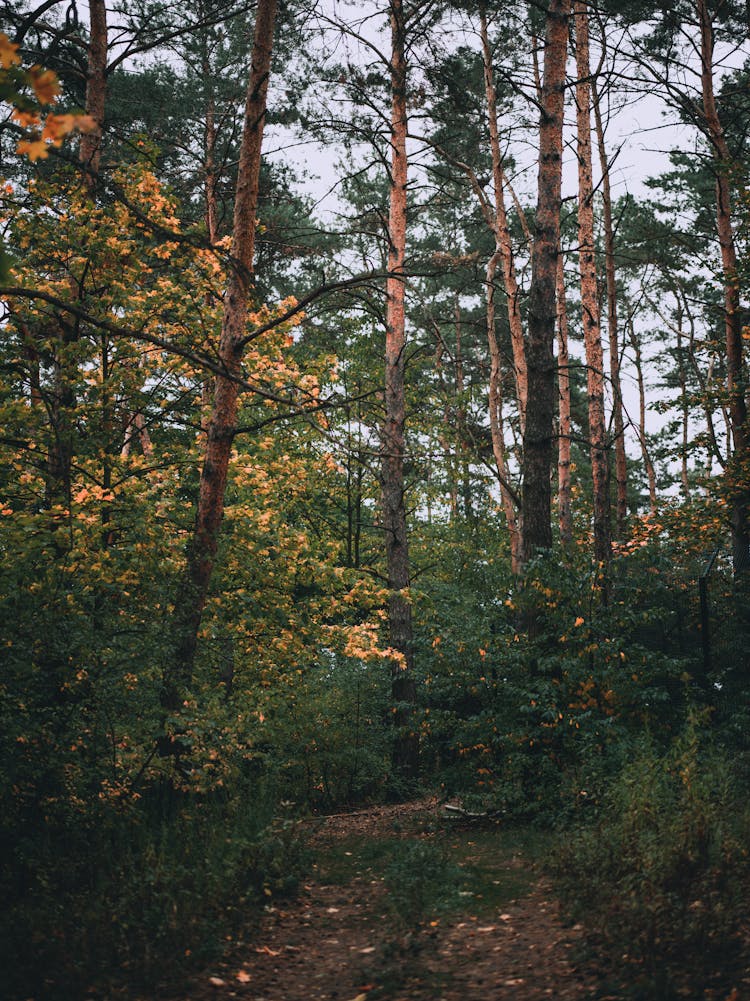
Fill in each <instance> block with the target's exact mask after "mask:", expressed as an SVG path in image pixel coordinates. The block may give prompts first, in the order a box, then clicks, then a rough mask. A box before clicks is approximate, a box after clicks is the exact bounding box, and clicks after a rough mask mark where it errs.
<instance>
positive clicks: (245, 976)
mask: <svg viewBox="0 0 750 1001" xmlns="http://www.w3.org/2000/svg"><path fill="white" fill-rule="evenodd" d="M235 979H236V980H239V982H240V983H241V984H249V983H250V979H251V978H250V974H249V973H246V972H245V971H244V970H240V972H239V973H238V974H237V975H236V977H235Z"/></svg>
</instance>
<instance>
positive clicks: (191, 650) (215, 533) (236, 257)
mask: <svg viewBox="0 0 750 1001" xmlns="http://www.w3.org/2000/svg"><path fill="white" fill-rule="evenodd" d="M275 16H276V0H259V3H258V7H257V11H256V16H255V35H254V40H253V53H252V68H251V71H250V81H249V85H248V90H247V99H246V102H245V114H244V122H243V129H242V144H241V147H240V160H239V167H238V173H237V191H236V195H235V203H234V219H233V226H232V263H233V268H232V272H231V274H230V277H229V281H228V284H227V290H226V295H225V299H224V316H223V321H222V329H221V338H220V340H219V351H218V355H219V360H220V362H221V364H222V366H223V367H224V369H225V372H226V375H218V376H217V377H216V383H215V386H214V394H213V402H212V406H211V419H210V422H209V426H208V436H207V442H206V452H205V456H204V460H203V468H202V471H201V477H200V486H199V493H198V510H197V512H196V518H195V528H194V532H193V537H192V540H191V543H190V547H189V551H188V559H187V567H186V573H185V578H184V581H183V585H182V588H181V592H180V595H179V599H178V602H177V606H176V619H177V648H176V656H175V664H174V669H173V672H174V673H173V675H172V676H171V677H168V678H167V679H166V684H165V696H164V697H165V704H166V706H167V708H169V709H172V710H174V709H176V708H177V706H178V704H179V701H178V700H179V689H180V688H181V687H187V686H188V685H189V684H190V681H191V678H192V674H193V666H194V662H195V653H196V648H197V643H198V631H199V629H200V623H201V618H202V616H203V609H204V608H205V604H206V598H207V596H208V588H209V584H210V581H211V574H212V572H213V568H214V562H215V559H216V549H217V545H218V539H219V528H220V525H221V520H222V517H223V514H224V497H225V493H226V484H227V473H228V470H229V460H230V455H231V449H232V443H233V440H234V433H235V428H236V425H237V411H238V396H239V389H238V384H237V379H238V378H239V376H240V368H241V361H242V353H243V344H242V341H243V337H244V335H245V326H246V321H247V312H248V302H249V298H250V294H251V289H252V285H253V257H254V252H255V228H256V221H257V210H258V184H259V178H260V161H261V145H262V141H263V126H264V123H265V118H266V97H267V93H268V77H269V73H270V67H271V52H272V48H273V32H274V21H275Z"/></svg>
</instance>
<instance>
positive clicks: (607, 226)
mask: <svg viewBox="0 0 750 1001" xmlns="http://www.w3.org/2000/svg"><path fill="white" fill-rule="evenodd" d="M591 93H592V97H593V103H594V121H595V124H596V139H597V145H598V147H599V164H600V167H601V172H602V207H603V215H604V261H605V273H606V278H607V336H608V338H609V375H610V379H611V380H612V409H613V412H614V428H615V479H616V481H617V502H616V514H615V518H616V520H615V525H616V533H617V538H618V539H623V538H624V537H625V531H626V525H627V520H628V463H627V455H626V452H625V420H624V415H623V406H622V381H621V378H620V337H619V331H618V329H617V281H616V273H615V230H614V225H613V222H612V188H611V185H610V177H609V157H608V156H607V147H606V144H605V142H604V126H603V124H602V109H601V103H600V100H599V93H598V89H597V86H596V80H595V79H593V80H592V81H591Z"/></svg>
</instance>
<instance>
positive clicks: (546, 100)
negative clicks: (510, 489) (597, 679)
mask: <svg viewBox="0 0 750 1001" xmlns="http://www.w3.org/2000/svg"><path fill="white" fill-rule="evenodd" d="M569 16H570V0H550V4H549V8H548V10H547V17H546V21H547V29H546V43H545V48H544V80H543V82H542V87H541V100H540V103H541V106H542V113H541V122H540V127H539V174H538V182H537V192H538V194H537V211H536V217H535V221H534V246H533V249H532V256H531V287H530V291H529V318H528V341H527V353H526V362H527V367H528V402H527V407H526V428H525V431H524V436H523V453H524V454H523V498H522V521H523V556H524V559H525V560H527V559H529V558H530V557H532V556H533V555H534V554H535V553H536V552H539V551H544V550H548V549H550V548H551V547H552V489H551V484H550V469H551V464H552V445H553V440H554V436H555V429H554V415H555V359H554V350H553V348H554V340H555V321H556V315H557V303H556V285H557V257H558V248H559V243H560V205H561V183H562V129H563V101H564V92H565V61H566V55H567V46H568V20H569Z"/></svg>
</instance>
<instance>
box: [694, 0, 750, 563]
mask: <svg viewBox="0 0 750 1001" xmlns="http://www.w3.org/2000/svg"><path fill="white" fill-rule="evenodd" d="M697 12H698V20H699V24H700V35H701V37H700V46H701V48H700V51H701V88H702V93H703V120H704V123H705V124H704V128H705V130H706V134H707V136H708V139H709V142H710V144H711V152H712V156H713V162H714V171H715V174H716V229H717V232H718V236H719V246H720V247H721V263H722V270H723V273H724V329H725V341H726V362H727V389H728V392H729V413H730V418H731V438H732V447H733V457H732V463H731V470H732V471H734V472H735V473H736V475H737V477H738V478H739V480H740V482H739V483H736V484H734V485H733V488H732V499H731V502H730V503H731V524H732V561H733V565H734V572H735V574H739V573H741V572H748V573H750V527H749V526H748V515H749V514H750V486H748V483H747V476H748V473H747V469H748V466H749V465H750V427H748V408H747V397H746V393H747V371H746V366H745V360H744V355H743V347H742V316H741V313H740V288H739V278H738V275H737V250H736V246H735V241H734V233H733V232H732V195H731V189H730V184H729V177H730V173H731V170H732V166H733V160H732V156H731V154H730V151H729V147H728V145H727V141H726V137H725V135H724V128H723V126H722V123H721V120H720V118H719V113H718V110H717V108H716V99H715V96H714V81H713V55H714V38H713V26H712V23H711V16H710V13H709V11H708V6H707V3H706V0H697ZM730 475H731V474H730Z"/></svg>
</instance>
